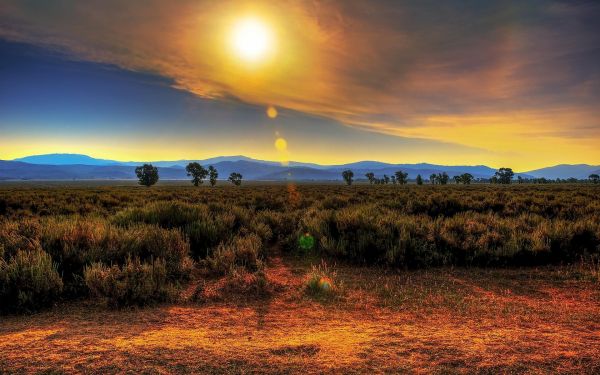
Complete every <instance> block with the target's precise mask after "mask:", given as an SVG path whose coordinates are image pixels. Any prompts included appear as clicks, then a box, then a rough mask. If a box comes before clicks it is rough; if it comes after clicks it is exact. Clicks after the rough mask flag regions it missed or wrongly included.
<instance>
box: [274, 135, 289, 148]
mask: <svg viewBox="0 0 600 375" xmlns="http://www.w3.org/2000/svg"><path fill="white" fill-rule="evenodd" d="M275 148H276V149H277V151H286V150H287V141H286V140H285V139H283V138H277V139H276V140H275Z"/></svg>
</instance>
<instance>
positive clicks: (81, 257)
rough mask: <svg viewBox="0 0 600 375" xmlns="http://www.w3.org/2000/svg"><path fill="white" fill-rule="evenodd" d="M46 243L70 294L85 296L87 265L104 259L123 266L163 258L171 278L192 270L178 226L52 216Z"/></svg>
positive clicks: (44, 231) (46, 229)
mask: <svg viewBox="0 0 600 375" xmlns="http://www.w3.org/2000/svg"><path fill="white" fill-rule="evenodd" d="M41 237H42V238H41V242H42V247H43V248H44V249H45V250H46V251H48V252H49V253H50V255H51V256H52V258H53V259H54V260H55V261H57V262H58V264H59V271H60V272H61V274H63V277H64V281H65V284H66V289H67V294H68V295H69V296H71V297H76V296H82V295H84V294H85V293H86V291H87V287H86V285H85V282H84V279H83V273H84V269H85V267H86V266H88V265H90V264H92V263H96V262H101V263H104V264H115V265H118V266H122V265H124V264H125V263H126V261H127V260H128V259H129V258H132V257H137V258H140V259H141V260H142V261H151V260H152V259H156V258H161V259H163V260H164V261H165V267H166V271H167V277H168V278H169V279H170V280H180V279H184V278H186V277H187V276H188V275H189V273H190V271H191V266H192V263H191V260H190V259H189V257H188V253H189V245H188V243H187V241H185V239H184V238H183V236H182V234H181V233H180V232H179V231H178V230H177V229H171V230H169V229H162V228H159V227H157V226H152V225H140V224H136V225H133V226H131V227H129V228H120V227H116V226H114V225H112V224H110V223H108V222H107V221H103V220H78V219H75V220H71V219H68V220H64V219H63V220H56V219H54V220H49V221H47V222H44V224H43V226H42V235H41Z"/></svg>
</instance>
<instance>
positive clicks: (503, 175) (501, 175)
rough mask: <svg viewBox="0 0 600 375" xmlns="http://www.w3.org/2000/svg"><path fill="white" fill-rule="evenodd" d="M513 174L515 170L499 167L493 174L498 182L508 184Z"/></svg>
mask: <svg viewBox="0 0 600 375" xmlns="http://www.w3.org/2000/svg"><path fill="white" fill-rule="evenodd" d="M514 175H515V172H513V170H512V169H511V168H500V169H498V171H496V173H495V174H494V176H496V177H497V178H498V183H499V184H505V185H507V184H510V182H511V181H512V178H513V176H514Z"/></svg>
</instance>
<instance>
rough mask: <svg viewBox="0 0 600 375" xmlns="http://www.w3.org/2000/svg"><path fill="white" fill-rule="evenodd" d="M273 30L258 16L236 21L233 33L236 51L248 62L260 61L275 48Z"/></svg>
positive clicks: (232, 39) (233, 43) (234, 49)
mask: <svg viewBox="0 0 600 375" xmlns="http://www.w3.org/2000/svg"><path fill="white" fill-rule="evenodd" d="M273 39H274V38H273V32H272V30H271V29H270V28H269V27H268V26H267V24H265V23H264V22H262V21H261V20H259V19H258V18H252V17H248V18H244V19H241V20H240V21H238V22H236V23H235V25H234V27H233V31H232V33H231V46H232V49H233V51H234V53H235V54H236V55H237V56H238V57H240V58H241V59H242V60H244V61H247V62H253V63H255V62H259V61H261V60H262V59H264V58H265V57H266V56H267V54H268V53H269V52H270V51H271V49H272V48H273V43H274V40H273Z"/></svg>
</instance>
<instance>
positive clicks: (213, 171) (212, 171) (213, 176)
mask: <svg viewBox="0 0 600 375" xmlns="http://www.w3.org/2000/svg"><path fill="white" fill-rule="evenodd" d="M217 177H219V172H217V168H215V167H213V166H212V165H211V166H209V167H208V178H209V180H210V186H215V185H216V184H217Z"/></svg>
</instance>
